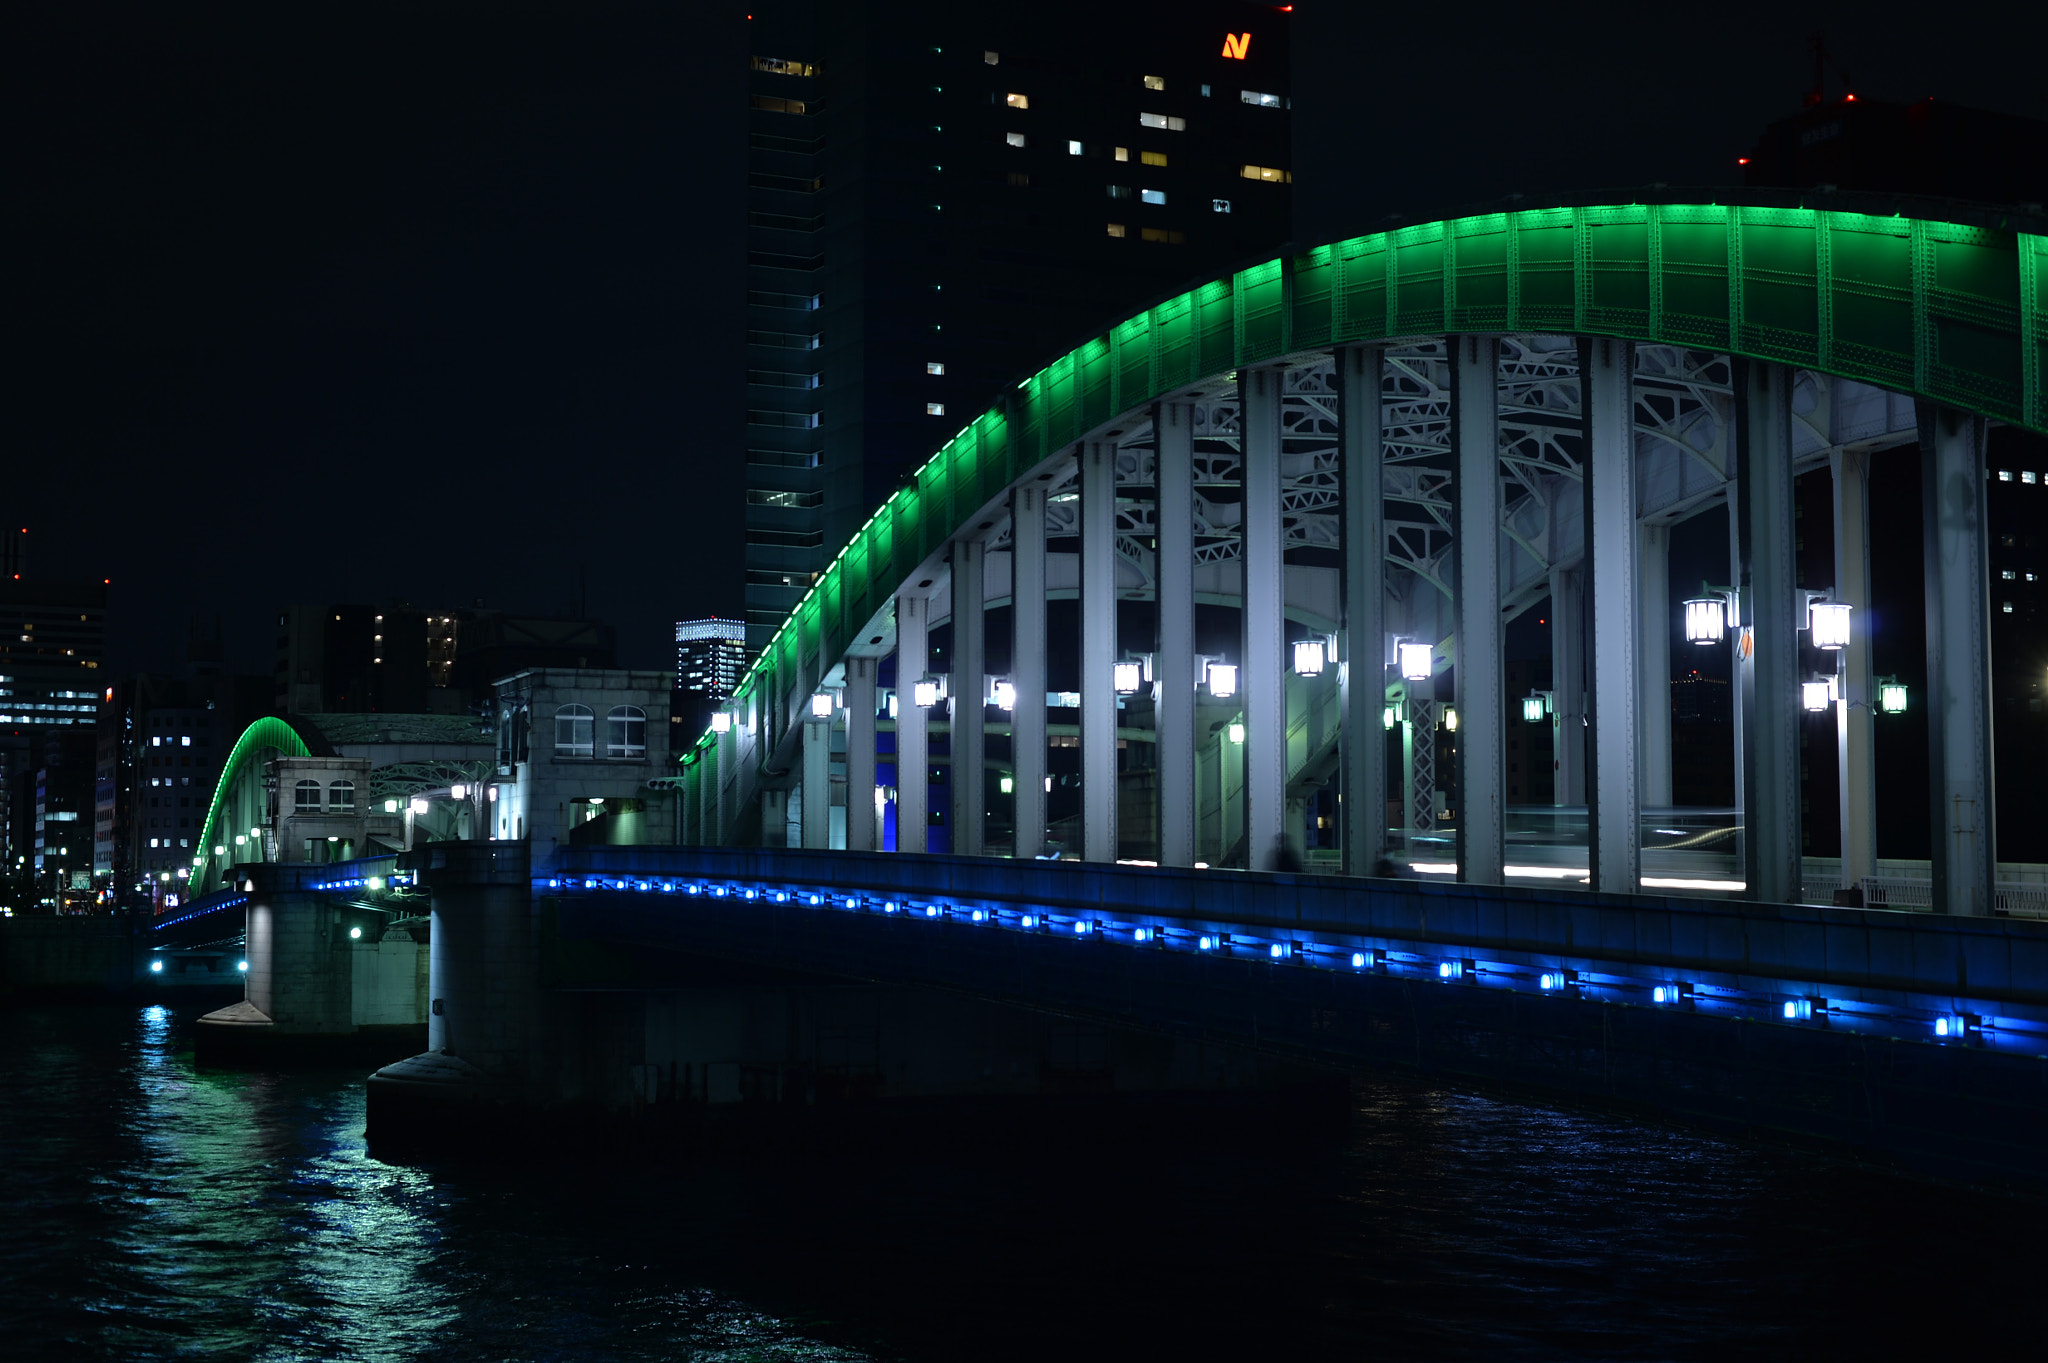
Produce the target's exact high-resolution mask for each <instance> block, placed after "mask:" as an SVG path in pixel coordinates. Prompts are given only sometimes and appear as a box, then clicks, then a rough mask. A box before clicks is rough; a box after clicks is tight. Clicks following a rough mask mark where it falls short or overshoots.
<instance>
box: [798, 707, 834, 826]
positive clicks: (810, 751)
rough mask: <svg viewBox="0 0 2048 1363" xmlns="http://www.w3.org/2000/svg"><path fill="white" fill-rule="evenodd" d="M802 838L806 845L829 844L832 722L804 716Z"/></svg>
mask: <svg viewBox="0 0 2048 1363" xmlns="http://www.w3.org/2000/svg"><path fill="white" fill-rule="evenodd" d="M803 742H804V793H803V808H802V810H801V813H802V815H803V830H804V831H803V838H804V846H805V847H817V848H828V847H830V846H831V845H832V721H831V720H830V719H829V718H827V719H819V718H817V717H815V716H809V715H807V716H806V717H805V718H804V739H803Z"/></svg>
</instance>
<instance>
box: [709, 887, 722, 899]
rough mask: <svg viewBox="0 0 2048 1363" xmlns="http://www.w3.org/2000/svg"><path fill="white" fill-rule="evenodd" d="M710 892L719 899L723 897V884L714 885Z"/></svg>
mask: <svg viewBox="0 0 2048 1363" xmlns="http://www.w3.org/2000/svg"><path fill="white" fill-rule="evenodd" d="M711 893H712V894H713V895H714V896H716V897H717V898H719V899H723V898H725V886H723V885H718V886H714V887H713V888H712V891H711Z"/></svg>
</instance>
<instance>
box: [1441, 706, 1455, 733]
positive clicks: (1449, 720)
mask: <svg viewBox="0 0 2048 1363" xmlns="http://www.w3.org/2000/svg"><path fill="white" fill-rule="evenodd" d="M1444 729H1445V730H1446V731H1447V732H1450V733H1456V732H1458V712H1457V710H1456V709H1455V708H1453V707H1451V706H1449V705H1446V706H1445V707H1444Z"/></svg>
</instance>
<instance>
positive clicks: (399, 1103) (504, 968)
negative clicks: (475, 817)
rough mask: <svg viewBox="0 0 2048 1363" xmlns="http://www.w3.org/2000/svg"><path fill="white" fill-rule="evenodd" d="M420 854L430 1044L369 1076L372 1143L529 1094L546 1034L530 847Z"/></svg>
mask: <svg viewBox="0 0 2048 1363" xmlns="http://www.w3.org/2000/svg"><path fill="white" fill-rule="evenodd" d="M418 860H419V874H420V879H421V882H422V883H423V884H424V885H425V886H426V887H427V891H428V894H429V897H430V902H431V904H432V907H433V930H432V931H433V953H432V961H431V967H430V973H429V986H428V992H429V994H430V996H431V997H430V1002H429V1006H428V1017H427V1036H426V1042H427V1049H426V1050H425V1051H424V1052H423V1053H421V1054H419V1055H415V1056H412V1057H410V1058H409V1059H406V1060H401V1061H398V1062H396V1063H395V1064H390V1065H386V1066H384V1067H383V1068H382V1069H380V1070H378V1071H377V1072H376V1073H375V1074H373V1075H371V1076H370V1082H369V1104H368V1106H369V1112H368V1131H369V1136H370V1138H371V1139H372V1140H388V1141H394V1142H401V1143H402V1142H406V1141H412V1140H417V1139H420V1138H423V1137H428V1136H431V1135H432V1134H434V1133H435V1132H436V1131H437V1130H442V1129H446V1130H448V1131H466V1130H469V1129H472V1128H473V1126H474V1124H475V1123H476V1122H477V1121H479V1120H480V1119H482V1118H484V1117H486V1116H487V1115H489V1113H491V1112H492V1111H493V1110H495V1109H498V1108H501V1107H503V1106H505V1105H507V1104H513V1103H519V1102H523V1101H525V1100H527V1099H529V1098H530V1097H531V1096H532V1090H533V1085H534V1080H535V1072H536V1068H537V1067H536V1064H535V1060H536V1056H537V1054H538V1047H539V1045H540V1043H541V1040H542V1037H543V1026H542V1018H541V1016H540V978H539V964H538V952H537V950H536V925H535V922H534V907H535V906H534V903H533V896H532V894H531V891H530V889H529V884H530V880H529V860H528V850H527V844H526V843H524V842H469V843H436V844H434V845H433V846H432V847H431V848H427V849H422V851H421V852H420V854H419V858H418Z"/></svg>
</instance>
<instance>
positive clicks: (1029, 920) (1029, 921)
mask: <svg viewBox="0 0 2048 1363" xmlns="http://www.w3.org/2000/svg"><path fill="white" fill-rule="evenodd" d="M1018 925H1019V926H1021V927H1027V928H1035V927H1037V926H1038V919H1037V918H1035V917H1033V916H1032V915H1031V914H1028V913H1027V914H1025V915H1024V916H1023V917H1022V918H1021V919H1019V920H1018Z"/></svg>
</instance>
